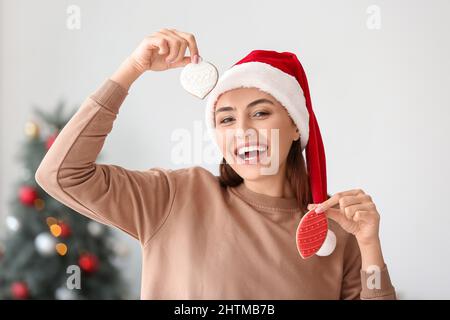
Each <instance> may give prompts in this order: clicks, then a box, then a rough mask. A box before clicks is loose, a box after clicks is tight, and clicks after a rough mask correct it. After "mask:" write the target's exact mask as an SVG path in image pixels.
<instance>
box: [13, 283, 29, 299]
mask: <svg viewBox="0 0 450 320" xmlns="http://www.w3.org/2000/svg"><path fill="white" fill-rule="evenodd" d="M11 294H12V296H13V298H14V299H27V298H28V297H29V296H30V292H29V290H28V286H27V284H26V283H25V282H14V283H13V284H11Z"/></svg>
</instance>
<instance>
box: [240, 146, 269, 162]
mask: <svg viewBox="0 0 450 320" xmlns="http://www.w3.org/2000/svg"><path fill="white" fill-rule="evenodd" d="M266 151H267V146H262V145H261V146H257V145H254V146H248V147H241V148H239V149H238V150H237V155H238V156H239V157H240V158H241V159H243V160H252V159H255V158H256V157H258V155H259V156H261V154H263V153H265V152H266Z"/></svg>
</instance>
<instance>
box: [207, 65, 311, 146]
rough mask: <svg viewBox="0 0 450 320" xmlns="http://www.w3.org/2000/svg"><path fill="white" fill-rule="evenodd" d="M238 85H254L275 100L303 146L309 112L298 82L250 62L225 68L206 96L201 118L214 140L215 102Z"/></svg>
mask: <svg viewBox="0 0 450 320" xmlns="http://www.w3.org/2000/svg"><path fill="white" fill-rule="evenodd" d="M241 87H246V88H250V87H256V88H259V89H260V90H262V91H264V92H266V93H268V94H270V95H272V96H273V97H274V98H275V99H277V100H278V101H279V102H280V103H281V104H282V105H283V106H284V107H285V108H286V110H287V111H288V113H289V115H290V116H291V118H292V120H293V121H294V123H295V124H296V125H297V128H298V129H299V132H300V145H301V149H302V150H303V149H304V148H305V147H306V145H307V143H308V138H309V113H308V109H307V108H306V101H305V97H304V95H303V90H302V88H301V86H300V84H299V82H298V81H297V79H296V78H295V77H293V76H291V75H290V74H288V73H285V72H283V71H282V70H280V69H278V68H275V67H273V66H271V65H270V64H268V63H264V62H253V61H252V62H245V63H241V64H237V65H234V66H233V67H231V68H230V69H228V70H227V71H225V72H224V74H223V75H222V76H221V77H220V78H219V80H218V82H217V84H216V86H215V87H214V89H213V90H211V92H210V93H209V95H208V98H207V101H206V108H205V112H206V114H205V116H206V117H205V121H206V126H207V128H208V131H209V132H210V135H212V139H213V140H214V141H216V135H215V132H214V129H215V117H214V111H215V103H216V102H217V99H218V98H219V96H220V95H221V94H222V93H225V92H226V91H229V90H232V89H237V88H241Z"/></svg>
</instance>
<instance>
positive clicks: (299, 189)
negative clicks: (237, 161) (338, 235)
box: [219, 139, 312, 212]
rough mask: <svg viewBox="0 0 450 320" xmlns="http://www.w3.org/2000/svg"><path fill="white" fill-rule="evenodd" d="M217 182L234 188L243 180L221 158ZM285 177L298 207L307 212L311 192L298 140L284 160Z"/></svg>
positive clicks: (293, 143)
mask: <svg viewBox="0 0 450 320" xmlns="http://www.w3.org/2000/svg"><path fill="white" fill-rule="evenodd" d="M219 171H220V176H219V181H220V184H221V185H222V186H224V187H225V186H229V187H235V186H237V185H239V184H241V183H242V182H243V181H244V180H243V179H242V177H241V176H239V175H238V174H237V173H236V171H234V170H233V168H232V167H231V166H230V165H229V164H228V163H227V162H226V160H225V158H222V162H221V163H220V168H219ZM286 176H287V178H288V181H289V183H290V184H291V186H292V188H293V190H294V194H295V197H296V198H297V202H298V206H299V207H300V208H301V209H302V210H303V211H304V212H306V211H308V209H307V207H308V204H309V203H312V195H311V190H310V188H309V174H308V172H307V170H306V163H305V160H304V159H303V154H302V150H301V146H300V139H298V140H295V141H293V142H292V145H291V149H290V150H289V154H288V156H287V160H286Z"/></svg>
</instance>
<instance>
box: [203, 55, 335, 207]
mask: <svg viewBox="0 0 450 320" xmlns="http://www.w3.org/2000/svg"><path fill="white" fill-rule="evenodd" d="M241 87H256V88H259V89H260V90H262V91H265V92H267V93H269V94H270V95H272V96H273V97H274V98H275V99H277V100H278V101H279V102H280V103H281V104H282V105H283V106H284V107H285V108H286V110H287V111H288V113H289V115H290V117H291V118H292V120H293V121H294V123H295V124H296V125H297V128H298V129H299V132H300V144H301V149H302V150H303V149H305V148H306V164H307V168H308V173H309V176H310V189H311V193H312V198H313V202H314V203H321V202H323V201H325V200H327V178H326V158H325V150H324V146H323V141H322V136H321V134H320V130H319V125H318V123H317V119H316V116H315V115H314V111H313V108H312V103H311V96H310V93H309V86H308V80H307V78H306V73H305V71H304V69H303V66H302V64H301V63H300V61H299V60H298V58H297V56H296V55H295V54H294V53H292V52H277V51H271V50H253V51H251V52H250V53H249V54H248V55H247V56H245V57H244V58H243V59H241V60H239V61H238V62H236V63H235V64H234V65H233V66H232V67H231V68H229V69H228V70H227V71H225V72H224V74H223V75H222V76H221V77H220V78H219V80H218V82H217V84H216V86H215V87H214V89H213V90H212V91H211V92H210V93H209V95H208V99H207V107H206V117H205V119H206V125H207V127H208V129H209V130H210V134H211V135H212V137H213V139H214V140H215V138H216V136H215V133H214V126H215V118H214V110H215V103H216V102H217V99H218V97H219V96H220V94H222V93H224V92H226V91H228V90H232V89H236V88H241Z"/></svg>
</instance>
